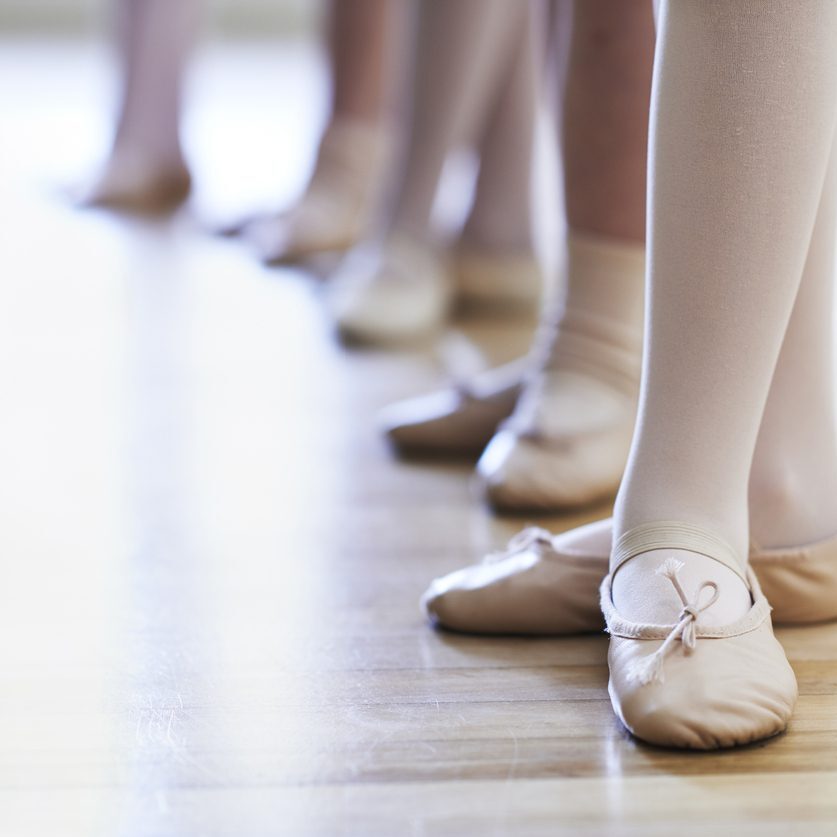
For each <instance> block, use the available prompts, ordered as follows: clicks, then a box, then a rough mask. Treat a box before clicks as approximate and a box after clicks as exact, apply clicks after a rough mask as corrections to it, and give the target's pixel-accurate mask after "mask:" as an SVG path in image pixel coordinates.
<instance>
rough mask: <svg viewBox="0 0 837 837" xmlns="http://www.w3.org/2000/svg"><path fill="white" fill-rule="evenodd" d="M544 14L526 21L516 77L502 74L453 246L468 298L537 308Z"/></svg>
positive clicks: (478, 303)
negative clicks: (536, 187) (535, 178)
mask: <svg viewBox="0 0 837 837" xmlns="http://www.w3.org/2000/svg"><path fill="white" fill-rule="evenodd" d="M530 7H531V4H530ZM539 11H540V10H539ZM538 17H539V15H536V14H529V15H526V16H525V17H524V18H523V19H522V20H521V21H519V27H518V29H519V31H518V32H517V35H516V37H517V42H518V43H517V45H516V46H515V48H514V50H513V53H514V54H513V56H512V62H511V69H510V73H509V76H508V78H507V79H501V80H500V87H499V90H498V94H497V95H496V96H495V100H494V102H493V106H492V108H491V110H490V112H489V113H488V118H487V120H486V124H485V125H484V127H483V129H482V135H481V137H480V139H479V144H478V154H479V174H478V176H477V183H476V189H475V192H474V199H473V204H472V206H471V210H470V213H469V215H468V218H467V220H466V222H465V226H464V228H463V231H462V234H461V236H460V240H459V242H458V244H457V246H456V248H455V249H454V253H453V273H454V281H455V284H456V290H457V295H458V301H459V303H460V305H464V306H470V307H474V308H485V307H491V308H493V309H495V310H501V309H508V308H509V307H510V306H514V307H516V308H520V309H525V308H528V309H529V310H537V308H538V307H539V306H540V303H541V299H542V297H543V290H544V281H543V271H542V269H541V266H540V264H539V262H538V260H537V258H536V256H535V250H534V241H533V235H534V224H533V217H532V197H533V196H532V175H533V170H532V168H533V158H534V150H535V127H536V123H537V114H538V100H539V93H540V86H541V85H540V79H539V76H540V75H541V72H540V68H541V66H542V64H543V56H542V55H541V54H540V53H541V48H540V47H541V45H540V43H539V41H540V38H539V37H538V36H537V35H536V32H535V28H536V23H537V20H536V19H537V18H538ZM508 37H509V38H510V37H511V35H508Z"/></svg>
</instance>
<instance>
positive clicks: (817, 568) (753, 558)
mask: <svg viewBox="0 0 837 837" xmlns="http://www.w3.org/2000/svg"><path fill="white" fill-rule="evenodd" d="M750 563H751V565H752V567H753V571H754V572H755V573H756V575H757V576H758V579H759V583H760V584H761V588H762V590H763V591H764V595H765V597H766V598H767V600H768V601H769V602H770V604H771V605H772V606H773V614H772V616H773V621H774V622H775V623H776V624H782V625H809V624H812V623H815V622H829V621H833V620H835V619H837V537H831V538H826V539H824V540H821V541H817V542H816V543H811V544H806V545H804V546H797V547H782V548H778V549H763V548H761V547H759V546H758V544H755V543H752V544H751V545H750Z"/></svg>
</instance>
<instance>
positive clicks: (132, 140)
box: [85, 0, 200, 210]
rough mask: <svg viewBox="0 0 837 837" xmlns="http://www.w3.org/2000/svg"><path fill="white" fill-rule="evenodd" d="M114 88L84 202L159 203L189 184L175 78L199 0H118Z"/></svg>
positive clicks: (178, 196) (179, 77) (173, 200)
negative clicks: (114, 103)
mask: <svg viewBox="0 0 837 837" xmlns="http://www.w3.org/2000/svg"><path fill="white" fill-rule="evenodd" d="M116 11H117V43H118V46H119V52H120V56H119V57H120V60H121V64H122V66H121V73H122V91H121V102H120V108H119V116H118V120H117V127H116V132H115V137H114V141H113V148H112V150H111V154H110V159H109V160H108V162H107V164H106V166H105V169H104V171H103V173H102V174H101V176H100V178H99V180H98V181H97V182H96V183H95V184H94V185H93V187H92V188H91V189H90V192H89V194H88V195H87V196H86V197H85V202H87V203H91V204H99V205H108V206H114V207H123V208H133V209H152V210H153V209H163V208H167V207H168V206H171V205H173V204H177V203H179V202H180V201H181V200H182V199H183V198H184V197H185V196H186V194H187V193H188V190H189V173H188V170H187V168H186V164H185V162H184V160H183V151H182V148H181V145H180V112H181V107H182V92H183V76H184V69H185V64H186V60H187V57H188V53H189V50H190V47H191V46H192V44H193V42H194V39H195V34H196V29H197V23H198V18H199V12H200V2H199V0H174V2H172V0H119V2H118V3H117V9H116Z"/></svg>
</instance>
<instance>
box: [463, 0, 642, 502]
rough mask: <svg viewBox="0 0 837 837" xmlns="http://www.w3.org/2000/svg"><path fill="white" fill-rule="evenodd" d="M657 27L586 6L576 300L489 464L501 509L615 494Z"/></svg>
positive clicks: (630, 409) (626, 418)
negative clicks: (655, 28)
mask: <svg viewBox="0 0 837 837" xmlns="http://www.w3.org/2000/svg"><path fill="white" fill-rule="evenodd" d="M653 44H654V26H653V19H652V16H651V7H650V4H649V3H647V2H646V0H628V2H624V1H623V0H583V2H581V0H579V2H577V3H576V4H575V8H574V11H573V33H572V42H571V52H570V61H569V68H568V76H567V85H566V91H565V96H564V107H563V126H564V127H563V137H564V140H563V161H564V171H565V175H564V184H565V201H566V207H567V220H568V225H569V228H570V234H569V236H568V241H567V243H566V247H565V250H566V265H565V270H564V273H565V276H566V288H565V290H564V295H563V299H562V300H561V303H562V304H561V306H560V307H559V308H557V309H555V310H552V311H547V312H545V317H544V319H545V321H544V332H545V334H544V337H543V339H542V341H541V342H542V345H540V346H539V347H538V348H537V351H536V353H535V354H536V357H535V364H536V368H535V370H534V371H533V374H531V375H530V378H529V380H528V382H527V383H526V385H525V386H524V391H523V395H522V397H521V398H520V400H519V401H518V406H517V409H516V410H515V413H514V415H513V416H512V419H511V422H510V423H509V424H508V425H507V426H506V427H505V428H504V429H503V430H502V431H501V432H500V433H499V434H498V435H497V436H496V437H495V439H494V440H493V441H492V443H491V444H490V445H489V447H488V448H487V450H486V452H485V454H484V456H483V458H482V459H481V461H480V463H479V471H480V474H481V475H482V478H483V481H484V484H485V487H486V491H487V494H488V497H489V499H490V500H491V502H492V504H493V505H494V506H495V507H497V508H499V509H503V510H515V511H516V510H521V509H526V510H529V509H539V510H545V511H546V510H555V509H558V508H565V507H568V506H574V505H579V504H584V503H590V502H592V501H595V500H599V499H602V498H603V497H606V496H608V495H612V494H613V492H614V491H615V490H616V487H617V486H618V484H619V479H620V478H621V475H622V469H623V467H624V464H625V460H626V458H627V454H628V448H629V445H630V439H631V431H632V429H633V421H634V413H635V409H636V397H637V390H638V388H639V367H640V354H641V341H642V319H643V281H644V247H643V237H644V232H645V158H646V145H647V114H648V98H649V94H650V87H651V64H652V56H653Z"/></svg>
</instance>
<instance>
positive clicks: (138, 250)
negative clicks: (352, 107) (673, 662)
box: [0, 44, 837, 837]
mask: <svg viewBox="0 0 837 837" xmlns="http://www.w3.org/2000/svg"><path fill="white" fill-rule="evenodd" d="M5 46H7V47H8V48H5ZM0 55H2V58H0V76H2V77H3V78H6V79H10V78H11V79H14V80H16V84H14V85H9V84H7V85H4V86H2V87H0V113H2V114H3V118H4V128H3V131H2V132H0V144H2V147H0V152H2V153H0V166H2V177H3V181H2V182H3V190H2V191H0V223H2V230H3V232H2V233H1V234H0V235H1V236H2V252H0V393H2V405H3V406H2V410H0V430H2V432H0V475H2V479H0V556H2V558H0V561H2V563H0V567H2V582H0V620H1V621H0V624H1V625H2V633H0V649H1V650H0V660H2V666H0V834H2V835H3V837H30V835H32V836H33V837H34V835H38V836H39V837H40V835H49V837H113V835H130V837H156V836H157V835H178V837H191V835H206V836H207V837H211V836H212V835H237V836H238V835H242V836H243V835H247V837H249V835H268V834H270V835H273V834H277V835H278V834H282V835H300V837H302V836H303V835H329V836H330V835H338V834H346V835H363V837H377V836H378V835H380V837H400V835H452V837H465V836H466V835H480V836H481V837H482V835H506V834H508V835H529V834H543V835H556V834H590V835H592V834H613V835H623V834H624V835H638V837H640V836H641V837H645V836H646V835H666V836H667V835H677V837H684V835H693V834H695V835H697V834H701V835H703V834H721V835H728V834H735V835H741V836H742V837H743V835H750V834H752V835H788V834H791V833H793V834H796V835H798V836H799V837H802V836H803V835H805V837H807V835H825V834H829V835H834V834H835V833H837V627H835V626H824V627H816V628H811V629H804V630H802V629H798V630H783V631H781V632H780V633H779V636H780V639H781V640H782V642H783V643H784V644H785V647H786V648H787V650H788V653H789V655H790V658H791V661H792V663H793V666H794V669H795V671H796V673H797V676H798V678H799V683H800V691H801V697H800V701H799V706H798V710H797V713H796V716H795V719H794V721H793V725H792V727H791V729H790V731H789V732H788V733H787V734H786V735H785V736H783V737H781V738H779V739H777V740H775V741H772V742H770V743H768V744H765V745H762V746H755V747H752V748H748V749H742V750H738V751H734V752H727V753H723V754H715V755H687V754H682V753H676V752H666V751H662V750H658V749H654V748H650V747H646V746H642V745H640V744H637V743H636V742H635V741H633V740H631V739H630V738H629V737H628V736H627V735H626V734H625V733H624V731H623V730H622V729H620V727H619V724H618V723H617V722H616V721H615V719H614V717H613V714H612V712H611V709H610V704H609V701H608V697H607V693H606V680H607V670H606V665H605V651H606V639H605V638H604V637H603V636H589V637H582V638H573V639H564V640H526V639H522V640H521V639H478V638H471V637H467V636H455V635H448V634H444V633H437V632H434V631H433V630H431V629H430V628H428V627H427V625H425V624H424V622H423V621H422V617H421V615H420V614H419V611H418V607H417V602H418V598H419V595H420V594H421V592H422V591H423V589H424V587H425V586H426V584H427V582H428V581H429V580H430V579H431V578H432V577H433V576H435V575H437V574H439V573H442V572H444V571H447V570H449V569H453V568H455V567H458V566H460V565H463V564H465V563H468V562H470V561H471V560H473V559H474V558H476V557H477V556H478V555H479V554H480V553H481V552H483V551H484V550H485V549H486V548H487V547H489V546H496V545H498V544H500V543H502V542H503V541H504V540H505V539H506V538H507V537H508V536H509V535H510V534H512V533H513V532H514V531H515V530H516V528H517V527H518V526H519V523H520V522H519V521H497V520H493V519H492V518H491V517H490V516H489V515H488V514H487V513H486V511H485V510H484V509H483V508H482V507H481V506H480V504H479V503H478V502H477V501H476V499H475V495H474V491H473V486H472V483H471V479H470V470H469V467H468V465H467V464H451V465H438V464H437V465H433V466H420V465H415V464H413V465H405V464H399V463H397V462H395V461H393V459H392V458H391V457H390V455H389V453H388V451H387V449H386V447H385V445H384V444H383V442H382V441H381V439H380V438H379V436H378V435H377V433H376V429H375V415H376V411H377V410H378V408H380V407H381V406H382V405H384V404H386V403H388V402H389V401H391V400H392V399H394V398H397V397H401V396H405V395H408V394H412V393H415V392H420V391H423V390H425V389H426V388H428V387H430V386H432V385H433V384H434V383H436V382H437V381H439V380H440V379H441V373H440V369H439V364H438V361H437V358H436V355H435V354H434V351H433V348H432V347H428V348H426V349H422V350H420V351H411V352H402V353H399V354H396V355H386V354H382V353H377V352H359V353H348V352H346V351H344V350H342V349H341V348H340V347H339V346H338V345H337V343H336V341H335V340H334V339H333V337H332V335H331V333H330V331H329V328H328V325H327V323H326V322H325V321H324V318H323V316H322V312H321V308H320V304H319V301H318V296H317V284H316V280H315V279H313V278H311V277H310V276H306V275H304V274H302V273H299V272H294V271H284V272H283V271H274V272H268V271H265V270H262V269H261V268H259V267H258V266H256V265H255V264H253V263H252V262H251V261H250V260H249V258H248V257H247V256H246V254H245V253H244V252H243V251H242V250H239V249H238V248H237V247H236V246H235V245H232V244H229V243H225V242H220V241H215V240H212V239H211V238H209V237H207V236H205V235H203V234H202V233H201V232H200V230H199V229H198V225H197V224H196V223H195V221H194V220H190V219H189V218H188V217H181V218H178V219H177V220H176V221H175V222H174V223H172V224H151V223H148V222H139V221H126V220H120V219H117V218H112V217H108V216H106V215H104V214H97V213H77V212H74V211H73V210H71V209H70V208H69V207H68V206H67V205H66V204H65V203H64V202H62V200H61V198H60V197H59V196H58V195H57V194H56V193H55V190H54V189H53V185H54V184H55V183H57V182H59V181H60V180H61V178H62V177H63V176H65V175H66V176H69V175H70V174H72V169H73V166H75V165H77V164H79V163H80V162H81V161H82V160H83V159H84V156H85V154H86V153H89V151H90V149H91V148H92V147H93V144H94V141H95V138H96V136H98V134H97V131H98V128H99V127H100V125H101V116H100V115H99V116H97V114H99V111H98V110H97V108H98V105H99V96H100V95H101V93H102V91H103V90H104V89H105V83H104V81H103V76H102V65H101V61H100V57H99V56H98V54H97V53H89V52H81V51H79V50H78V49H77V48H68V47H51V46H49V45H38V44H34V45H33V44H28V45H14V44H8V45H4V49H3V50H0ZM306 68H308V69H311V70H312V72H311V73H305V74H303V73H302V72H301V69H306ZM256 71H258V72H256ZM294 72H296V76H294ZM318 73H319V70H318V65H317V63H316V56H314V55H312V53H311V52H310V50H308V51H306V50H301V51H300V50H296V51H294V50H286V51H284V52H281V53H279V54H278V55H273V54H271V53H269V52H268V53H266V52H265V50H255V49H254V50H248V51H242V50H240V49H239V50H235V49H227V50H225V51H222V52H220V53H214V54H212V55H211V56H210V58H209V59H207V61H206V62H205V63H204V64H203V65H201V69H200V71H199V73H198V78H197V79H196V83H195V84H196V92H195V97H196V98H195V101H196V105H195V111H194V112H193V114H192V117H191V121H190V131H191V133H190V136H191V137H192V140H193V141H196V140H200V138H201V137H200V136H199V135H200V134H201V132H203V135H204V139H205V143H204V144H203V145H201V146H200V148H199V149H198V147H197V142H196V150H195V155H196V157H197V158H199V163H200V165H199V167H198V168H199V171H198V174H199V176H200V177H201V179H202V191H201V193H200V194H199V197H200V198H201V200H202V201H203V202H204V204H203V205H204V206H206V207H210V208H213V209H214V208H215V207H216V206H217V205H218V203H219V201H218V199H219V196H225V195H229V196H230V200H231V202H232V203H233V204H235V203H236V202H237V203H238V204H240V205H245V204H246V203H247V202H248V201H249V200H253V199H262V198H263V197H265V196H266V195H267V196H269V195H270V194H271V193H275V194H277V195H280V194H287V193H289V192H290V191H292V190H293V188H294V187H295V186H296V184H297V183H298V182H299V178H300V177H301V176H302V171H303V170H302V168H301V166H303V164H304V162H305V159H306V155H307V153H308V151H307V150H306V149H308V148H309V145H308V144H309V141H310V138H311V136H312V135H313V133H314V130H315V127H316V121H317V118H318V114H319V111H318V110H317V107H318V106H317V107H315V106H313V105H312V104H311V102H322V101H323V91H322V79H321V74H318ZM210 94H212V95H211V96H210ZM271 96H276V97H277V98H278V100H279V102H278V104H277V105H276V110H275V113H274V112H273V111H272V110H271V107H269V106H267V105H266V103H269V102H270V101H271ZM300 102H303V103H305V107H306V110H305V114H306V120H303V122H304V124H300V123H299V117H298V111H297V110H296V105H297V104H299V103H300ZM308 117H310V118H308ZM97 119H99V121H97ZM294 120H296V121H294ZM289 125H292V126H293V125H296V129H295V130H290V131H289V130H288V126H289ZM254 126H255V128H254ZM242 143H248V144H249V146H245V147H242ZM247 149H249V153H248V150H247ZM271 190H272V192H271ZM283 190H284V191H283ZM459 334H460V335H464V336H465V338H466V339H468V340H470V341H472V342H473V343H474V345H476V346H480V347H482V348H483V349H484V351H485V353H486V356H487V357H489V358H491V359H502V358H504V357H509V356H512V355H514V354H515V353H517V352H518V351H520V349H521V347H522V346H524V345H525V342H526V339H527V335H526V332H525V329H523V328H520V327H518V328H516V329H512V330H507V331H503V330H502V329H501V328H500V327H499V326H498V325H497V324H483V325H481V326H477V325H475V324H470V325H468V326H467V327H465V326H463V328H462V329H460V331H459ZM601 513H604V511H594V512H591V513H590V514H589V515H587V518H592V517H594V516H596V515H598V514H601ZM542 522H544V523H547V524H548V525H551V526H553V527H554V528H556V529H557V528H567V527H569V526H571V525H573V524H574V523H575V522H576V519H570V518H566V519H552V520H548V521H542Z"/></svg>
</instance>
